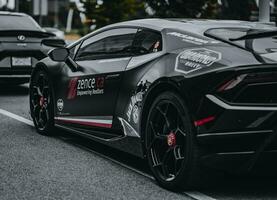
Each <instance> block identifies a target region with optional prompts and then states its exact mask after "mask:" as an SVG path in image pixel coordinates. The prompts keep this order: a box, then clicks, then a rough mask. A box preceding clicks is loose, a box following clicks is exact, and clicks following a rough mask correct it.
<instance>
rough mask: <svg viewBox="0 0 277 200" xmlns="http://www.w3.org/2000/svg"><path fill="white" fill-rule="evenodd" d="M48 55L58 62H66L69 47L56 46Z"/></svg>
mask: <svg viewBox="0 0 277 200" xmlns="http://www.w3.org/2000/svg"><path fill="white" fill-rule="evenodd" d="M48 56H49V57H50V58H51V59H52V60H53V61H56V62H64V61H66V60H67V58H68V56H69V50H68V49H67V48H63V47H61V48H56V49H53V50H51V51H50V52H49V53H48Z"/></svg>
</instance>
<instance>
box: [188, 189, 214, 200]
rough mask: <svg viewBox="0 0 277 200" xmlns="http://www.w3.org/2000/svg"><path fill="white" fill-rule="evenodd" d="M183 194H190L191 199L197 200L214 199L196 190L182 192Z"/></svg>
mask: <svg viewBox="0 0 277 200" xmlns="http://www.w3.org/2000/svg"><path fill="white" fill-rule="evenodd" d="M184 194H186V195H188V196H190V197H191V198H193V199H197V200H216V199H215V198H213V197H210V196H207V195H205V194H203V193H201V192H197V191H191V192H184Z"/></svg>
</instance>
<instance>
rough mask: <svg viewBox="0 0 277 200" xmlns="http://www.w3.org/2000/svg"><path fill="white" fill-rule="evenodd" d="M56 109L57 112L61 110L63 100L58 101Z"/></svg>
mask: <svg viewBox="0 0 277 200" xmlns="http://www.w3.org/2000/svg"><path fill="white" fill-rule="evenodd" d="M57 108H58V110H59V111H62V110H63V100H62V99H58V101H57Z"/></svg>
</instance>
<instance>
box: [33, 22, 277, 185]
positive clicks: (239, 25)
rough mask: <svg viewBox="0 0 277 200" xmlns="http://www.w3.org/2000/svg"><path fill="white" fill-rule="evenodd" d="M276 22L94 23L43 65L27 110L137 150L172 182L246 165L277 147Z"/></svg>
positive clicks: (51, 128) (49, 122)
mask: <svg viewBox="0 0 277 200" xmlns="http://www.w3.org/2000/svg"><path fill="white" fill-rule="evenodd" d="M276 42H277V28H276V27H273V26H269V25H264V24H259V23H253V22H244V21H213V20H184V19H172V20H171V19H145V20H137V21H129V22H123V23H119V24H115V25H110V26H107V27H105V28H102V29H100V30H97V31H95V32H93V33H91V34H89V35H87V36H85V37H83V38H81V39H80V40H79V41H77V42H75V43H74V44H71V45H70V46H68V47H67V48H57V49H54V50H52V51H51V52H50V53H49V57H48V58H45V59H44V60H42V61H40V62H38V63H37V65H36V67H35V69H34V71H33V73H32V78H31V84H30V109H31V115H32V118H33V121H34V124H35V127H36V129H37V131H38V132H39V133H40V134H43V135H50V134H54V133H55V132H56V129H55V128H62V129H65V130H68V131H71V132H74V133H77V134H80V135H82V136H85V137H87V138H90V139H93V140H96V141H99V142H102V143H104V144H107V145H110V146H112V147H115V148H118V149H121V150H123V151H126V152H129V153H131V154H133V155H136V156H139V157H146V158H147V160H148V162H149V166H150V168H151V170H152V172H153V174H154V176H155V178H156V180H157V181H158V183H159V184H160V185H161V186H163V187H165V188H167V189H171V190H181V189H187V188H190V187H192V186H198V185H201V184H202V183H203V181H202V180H203V179H202V178H203V177H205V176H206V175H207V174H206V173H207V172H205V170H203V169H205V168H206V169H207V168H215V169H221V170H222V169H224V170H229V171H232V172H235V171H239V172H248V171H249V170H252V169H253V168H255V166H256V163H257V161H259V159H260V158H263V157H264V156H265V155H273V156H274V157H273V159H272V160H274V159H275V156H276V154H274V153H275V152H277V151H276V150H277V141H276V137H275V135H276V129H275V127H276V120H277V112H276V111H277V93H276V91H277V67H276V64H277V43H276Z"/></svg>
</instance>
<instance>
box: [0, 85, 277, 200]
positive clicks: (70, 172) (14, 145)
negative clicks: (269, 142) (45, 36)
mask: <svg viewBox="0 0 277 200" xmlns="http://www.w3.org/2000/svg"><path fill="white" fill-rule="evenodd" d="M22 119H24V120H22ZM29 120H30V116H29V109H28V85H23V86H14V87H8V86H6V85H0V200H6V199H11V200H14V199H20V200H21V199H24V200H25V199H26V200H40V199H43V200H44V199H47V200H48V199H50V200H52V199H55V200H56V199H70V200H71V199H74V200H75V199H76V200H79V199H80V200H81V199H128V200H129V199H147V200H150V199H159V200H161V199H171V200H173V199H174V200H175V199H184V200H186V199H198V200H215V199H228V200H229V199H277V184H276V178H277V177H271V176H263V175H259V176H247V177H245V176H244V177H240V176H230V175H224V176H223V177H222V176H221V177H216V176H215V177H214V178H213V179H212V180H211V182H213V184H211V186H210V187H209V188H207V189H205V190H200V191H187V192H184V193H173V192H170V191H167V190H164V189H162V188H160V187H159V186H158V185H157V184H156V182H155V181H154V180H153V177H152V175H151V173H150V171H149V169H148V166H147V163H146V162H145V161H144V160H142V159H139V158H136V157H134V156H131V155H129V154H126V153H123V152H120V151H117V150H114V149H112V148H109V147H106V146H104V145H101V144H99V143H96V142H93V141H89V140H87V139H85V138H82V137H80V136H77V135H73V134H70V133H67V132H64V131H59V132H58V134H57V136H55V137H45V136H41V135H39V134H37V133H36V131H35V130H34V127H33V126H31V125H29V124H28V123H29ZM269 165H270V164H269Z"/></svg>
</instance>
